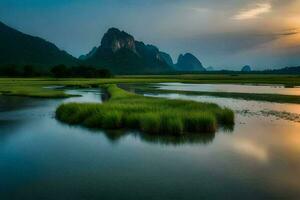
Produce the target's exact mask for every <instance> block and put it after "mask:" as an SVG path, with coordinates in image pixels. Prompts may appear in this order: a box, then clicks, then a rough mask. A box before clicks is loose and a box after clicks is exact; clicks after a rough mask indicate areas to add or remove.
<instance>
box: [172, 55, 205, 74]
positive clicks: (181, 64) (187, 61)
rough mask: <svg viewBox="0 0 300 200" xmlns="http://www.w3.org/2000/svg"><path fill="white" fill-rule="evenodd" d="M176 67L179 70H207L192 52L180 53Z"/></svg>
mask: <svg viewBox="0 0 300 200" xmlns="http://www.w3.org/2000/svg"><path fill="white" fill-rule="evenodd" d="M176 69H177V70H179V71H202V72H203V71H206V69H205V68H204V67H203V65H202V63H201V62H200V61H199V60H198V59H197V58H196V57H195V56H194V55H193V54H191V53H186V54H184V55H182V54H180V55H179V57H178V61H177V64H176Z"/></svg>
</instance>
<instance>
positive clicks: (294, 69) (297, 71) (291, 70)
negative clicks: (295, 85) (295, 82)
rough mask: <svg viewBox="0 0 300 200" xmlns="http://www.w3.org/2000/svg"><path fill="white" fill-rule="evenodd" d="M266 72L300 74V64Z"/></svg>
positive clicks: (266, 71)
mask: <svg viewBox="0 0 300 200" xmlns="http://www.w3.org/2000/svg"><path fill="white" fill-rule="evenodd" d="M264 72H265V73H272V74H300V66H299V67H285V68H282V69H274V70H265V71H264Z"/></svg>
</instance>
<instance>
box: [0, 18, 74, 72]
mask: <svg viewBox="0 0 300 200" xmlns="http://www.w3.org/2000/svg"><path fill="white" fill-rule="evenodd" d="M77 62H78V61H77V59H76V58H74V57H72V56H71V55H69V54H68V53H66V52H65V51H62V50H60V49H58V48H57V47H56V46H55V45H54V44H52V43H50V42H47V41H46V40H44V39H41V38H39V37H33V36H30V35H27V34H24V33H22V32H20V31H17V30H15V29H13V28H11V27H9V26H7V25H5V24H3V23H2V22H0V65H2V66H3V65H7V64H15V65H29V64H31V65H38V66H53V65H58V64H66V65H76V64H77Z"/></svg>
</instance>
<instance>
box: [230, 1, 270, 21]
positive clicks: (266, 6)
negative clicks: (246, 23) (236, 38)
mask: <svg viewBox="0 0 300 200" xmlns="http://www.w3.org/2000/svg"><path fill="white" fill-rule="evenodd" d="M271 9H272V5H271V4H270V3H261V4H256V5H255V6H254V8H250V9H247V10H242V11H240V12H239V13H238V14H237V15H235V16H233V19H235V20H248V19H254V18H257V17H258V16H260V15H262V14H265V13H268V12H271Z"/></svg>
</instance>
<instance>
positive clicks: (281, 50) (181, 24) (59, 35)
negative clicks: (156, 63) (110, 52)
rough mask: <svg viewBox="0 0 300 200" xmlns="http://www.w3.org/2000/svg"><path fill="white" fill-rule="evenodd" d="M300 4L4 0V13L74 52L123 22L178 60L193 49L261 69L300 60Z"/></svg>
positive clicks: (0, 13)
mask: <svg viewBox="0 0 300 200" xmlns="http://www.w3.org/2000/svg"><path fill="white" fill-rule="evenodd" d="M299 10H300V0H285V1H284V2H283V1H281V0H239V1H237V0H228V1H221V0H198V1H197V0H185V1H184V0H164V1H162V0H149V1H147V2H146V3H145V2H144V3H142V2H140V1H138V0H128V1H121V0H111V1H109V0H86V1H83V0H74V1H68V0H45V1H39V0H23V1H22V2H20V1H18V0H2V1H1V2H0V21H2V22H4V23H6V24H7V25H9V26H11V27H13V28H16V29H18V30H20V31H22V32H24V33H27V34H31V35H34V36H39V37H42V38H44V39H46V40H48V41H50V42H53V43H55V44H56V45H57V46H58V47H59V48H61V49H63V50H66V51H67V52H68V53H70V54H72V55H73V56H75V57H78V56H79V55H82V54H86V53H88V52H89V51H90V50H91V49H92V48H93V47H94V46H99V44H100V41H101V38H102V36H103V34H104V33H105V32H106V31H107V29H108V28H110V27H116V28H119V29H121V30H124V31H126V32H128V33H130V34H131V35H133V36H134V37H135V39H136V40H140V41H144V42H145V43H149V44H153V45H156V46H158V47H159V48H160V49H161V50H162V51H165V52H167V53H170V54H171V56H172V58H173V60H174V62H176V60H177V57H178V55H179V54H180V53H186V52H190V53H193V54H194V55H195V56H197V57H198V58H199V60H200V61H201V62H202V63H203V64H204V66H206V67H208V66H213V67H217V69H221V68H223V69H235V70H237V69H240V68H241V67H242V66H243V65H251V66H252V67H253V68H254V69H256V70H261V69H266V68H281V67H285V66H297V65H298V66H299V65H300V32H299V31H300V13H299Z"/></svg>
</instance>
